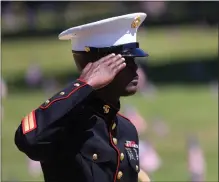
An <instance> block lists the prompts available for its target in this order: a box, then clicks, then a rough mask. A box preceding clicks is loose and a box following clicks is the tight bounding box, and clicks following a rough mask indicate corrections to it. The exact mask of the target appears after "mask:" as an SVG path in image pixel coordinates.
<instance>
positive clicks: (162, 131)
mask: <svg viewBox="0 0 219 182" xmlns="http://www.w3.org/2000/svg"><path fill="white" fill-rule="evenodd" d="M152 129H153V131H154V132H155V134H156V135H158V136H161V137H164V136H166V135H168V133H169V127H168V125H167V124H166V123H165V121H164V120H163V119H162V118H161V117H157V118H155V119H154V120H152Z"/></svg>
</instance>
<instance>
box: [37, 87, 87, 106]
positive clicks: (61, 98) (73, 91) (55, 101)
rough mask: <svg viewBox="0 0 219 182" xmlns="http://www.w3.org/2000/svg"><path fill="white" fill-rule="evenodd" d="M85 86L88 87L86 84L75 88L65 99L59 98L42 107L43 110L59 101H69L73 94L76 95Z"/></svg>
mask: <svg viewBox="0 0 219 182" xmlns="http://www.w3.org/2000/svg"><path fill="white" fill-rule="evenodd" d="M85 85H87V84H86V83H84V84H83V85H81V86H79V87H77V88H75V89H74V90H72V91H71V92H70V93H69V94H68V95H66V96H65V97H61V98H57V99H55V100H53V101H52V102H50V103H49V104H48V105H46V106H40V108H41V109H46V108H48V107H49V106H50V105H51V104H53V103H54V102H56V101H59V100H63V99H67V98H69V97H70V96H71V95H72V94H73V93H75V92H76V91H77V90H79V89H80V88H82V87H84V86H85Z"/></svg>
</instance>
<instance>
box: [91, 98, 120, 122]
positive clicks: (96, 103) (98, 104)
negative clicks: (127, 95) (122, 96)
mask: <svg viewBox="0 0 219 182" xmlns="http://www.w3.org/2000/svg"><path fill="white" fill-rule="evenodd" d="M89 105H90V106H91V107H92V109H93V110H94V112H96V113H97V114H98V115H100V116H102V117H103V118H104V119H105V120H107V121H110V122H111V121H112V120H114V119H115V117H116V114H117V113H118V111H119V110H120V102H119V101H118V103H117V104H116V106H115V105H112V104H110V103H109V102H106V101H105V100H103V99H100V98H98V97H95V99H92V101H90V102H89Z"/></svg>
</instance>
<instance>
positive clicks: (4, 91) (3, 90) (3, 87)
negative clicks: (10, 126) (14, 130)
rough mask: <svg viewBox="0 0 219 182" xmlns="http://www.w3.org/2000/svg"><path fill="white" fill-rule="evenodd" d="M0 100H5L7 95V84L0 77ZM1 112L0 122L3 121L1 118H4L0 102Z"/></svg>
mask: <svg viewBox="0 0 219 182" xmlns="http://www.w3.org/2000/svg"><path fill="white" fill-rule="evenodd" d="M0 81H1V100H2V99H6V97H7V95H8V87H7V84H6V82H5V80H4V79H3V78H2V77H1V80H0ZM0 108H1V111H0V118H1V122H2V120H3V117H4V107H3V105H2V102H1V107H0Z"/></svg>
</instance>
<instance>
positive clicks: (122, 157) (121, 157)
mask: <svg viewBox="0 0 219 182" xmlns="http://www.w3.org/2000/svg"><path fill="white" fill-rule="evenodd" d="M124 157H125V155H124V154H123V153H121V154H120V160H121V161H122V160H123V159H124Z"/></svg>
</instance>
